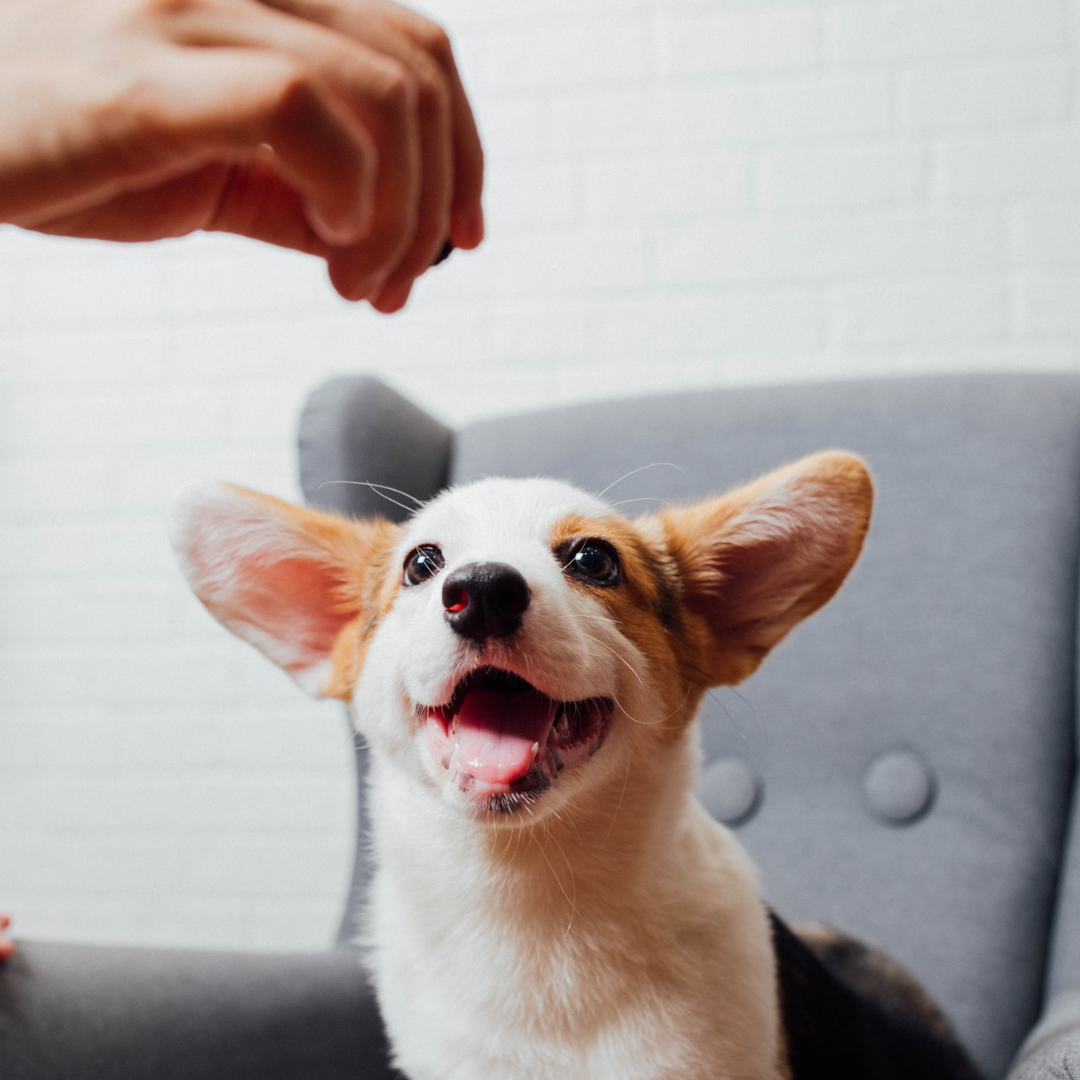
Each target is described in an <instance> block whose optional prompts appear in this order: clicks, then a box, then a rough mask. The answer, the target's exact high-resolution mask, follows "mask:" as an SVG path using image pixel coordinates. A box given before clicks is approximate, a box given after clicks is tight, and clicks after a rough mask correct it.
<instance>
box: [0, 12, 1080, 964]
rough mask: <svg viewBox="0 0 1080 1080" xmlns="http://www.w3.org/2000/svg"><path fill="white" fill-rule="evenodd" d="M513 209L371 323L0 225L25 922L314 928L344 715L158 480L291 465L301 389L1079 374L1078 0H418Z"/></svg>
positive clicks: (129, 936) (0, 529) (209, 273)
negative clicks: (284, 662) (288, 660)
mask: <svg viewBox="0 0 1080 1080" xmlns="http://www.w3.org/2000/svg"><path fill="white" fill-rule="evenodd" d="M429 8H430V10H431V11H432V13H433V14H435V15H436V16H437V17H438V18H440V19H441V20H442V21H443V22H444V23H445V24H446V25H447V26H448V27H449V29H450V30H451V32H452V35H453V38H454V40H455V43H456V46H457V50H458V55H459V58H460V61H461V64H462V67H463V70H464V71H465V73H466V77H467V79H468V81H469V84H470V88H471V90H472V93H473V97H474V101H475V104H476V106H477V110H478V113H479V118H480V122H481V126H482V128H483V132H484V135H485V141H486V146H487V151H488V161H489V174H488V177H489V179H488V195H487V209H488V221H489V240H488V242H487V243H486V244H485V246H484V248H483V249H482V251H481V252H479V253H477V254H473V255H466V254H461V253H458V254H456V255H455V256H454V257H453V259H452V260H451V262H450V263H449V264H448V265H447V266H446V267H443V268H440V269H439V270H436V271H435V272H433V273H432V274H431V275H429V277H428V279H426V280H425V281H424V282H423V283H422V285H421V286H420V287H419V289H418V290H417V294H416V296H415V297H414V299H413V301H412V303H411V304H410V307H409V309H408V310H407V311H406V312H405V313H404V314H401V315H398V316H396V317H394V318H391V319H384V318H382V317H379V316H376V315H374V314H373V313H371V312H370V311H367V310H364V309H356V308H350V307H348V306H347V305H345V304H344V303H342V302H340V301H339V300H337V299H336V298H335V297H334V295H333V294H332V292H331V290H330V288H329V286H328V285H327V283H326V281H325V274H324V272H323V270H322V268H321V266H320V265H319V264H318V263H317V262H315V261H312V260H308V259H305V258H303V257H300V256H295V255H291V254H288V253H284V252H275V251H271V250H269V249H265V248H261V247H259V246H257V245H253V244H250V243H246V242H244V241H240V240H235V239H231V238H225V237H195V238H191V239H188V240H184V241H177V242H169V243H165V244H160V245H156V246H151V247H144V248H129V247H110V246H108V245H101V244H91V243H77V242H70V241H60V240H52V239H46V238H43V237H36V236H31V235H27V234H22V233H19V232H17V231H15V230H10V229H7V230H3V229H0V910H10V911H11V912H12V913H13V914H14V915H15V917H16V920H17V924H18V926H19V928H20V929H21V930H22V932H24V933H25V934H26V935H28V936H37V937H52V938H66V939H78V940H87V941H123V942H147V943H159V944H184V945H214V946H229V947H250V948H266V949H282V948H319V947H322V946H323V945H325V944H326V942H327V941H328V940H329V939H330V937H331V935H332V933H333V929H334V926H335V923H336V919H337V917H338V914H339V910H340V906H341V901H342V898H343V896H344V891H345V887H346V881H347V876H348V872H349V860H350V849H351V847H352V845H353V843H354V837H353V822H352V814H353V801H354V794H353V789H352V776H351V760H350V756H349V743H348V736H347V734H346V732H345V731H344V729H343V725H342V722H341V718H340V715H339V710H338V709H337V708H336V707H334V706H332V705H325V704H323V705H320V704H316V703H309V702H307V701H306V700H305V699H304V698H303V696H302V695H301V694H300V693H299V691H297V690H295V689H294V688H293V687H292V685H291V684H290V683H289V682H288V680H287V679H285V678H284V677H283V676H282V675H280V674H279V673H277V672H275V671H274V670H272V669H271V668H270V667H269V665H267V664H266V663H265V662H263V661H262V660H261V659H260V658H258V657H257V656H256V655H255V654H254V653H251V652H250V650H247V649H246V648H245V647H244V646H241V645H239V644H238V643H236V642H234V641H233V640H232V639H231V638H229V637H228V636H227V635H226V634H225V633H224V631H222V630H220V629H219V628H218V627H217V626H216V624H214V623H213V622H212V621H211V620H210V618H209V616H207V615H206V614H205V613H204V612H203V611H202V609H201V608H200V607H199V605H198V604H197V603H195V602H194V601H193V600H192V599H191V598H190V597H189V596H188V595H187V593H186V591H185V589H184V588H183V586H182V585H181V583H180V581H179V577H178V575H177V572H176V571H175V569H174V567H173V565H172V560H171V557H170V555H169V553H168V550H167V547H166V543H165V537H164V531H163V528H162V512H163V507H164V505H165V502H166V500H167V498H168V496H169V494H170V493H171V491H172V490H173V488H174V487H175V486H176V485H177V484H179V483H181V482H182V481H184V480H187V479H192V478H198V477H225V478H229V479H233V480H237V481H240V482H244V483H249V484H252V485H254V486H257V487H261V488H264V489H267V490H270V491H274V492H277V493H280V494H283V495H287V496H292V495H295V494H296V483H295V479H294V471H295V462H294V451H293V437H294V429H295V422H296V415H297V410H298V408H299V406H300V403H301V401H302V399H303V397H304V395H305V393H306V392H307V390H308V389H310V388H311V387H312V386H314V385H315V384H316V383H318V382H320V381H321V380H322V379H324V378H325V377H326V376H328V375H330V374H332V373H339V372H347V371H356V372H359V371H375V372H381V373H382V374H383V375H384V376H385V377H386V378H388V379H390V380H391V381H392V382H394V383H395V384H396V385H398V386H399V387H401V388H403V389H404V390H405V391H406V392H408V393H410V394H412V395H413V396H414V397H415V398H416V399H417V401H419V402H420V403H421V404H423V405H425V406H426V407H428V408H430V409H432V410H433V411H435V412H437V413H439V414H440V415H442V416H443V417H445V418H447V419H449V420H451V421H457V422H460V421H463V420H467V419H471V418H473V417H476V416H479V415H482V414H490V413H495V412H503V411H510V410H513V409H516V408H520V407H523V406H526V405H528V406H535V405H541V404H546V403H555V402H564V401H570V400H578V399H581V398H586V397H597V396H603V395H607V394H610V393H613V392H619V393H630V392H637V391H648V390H655V389H668V388H683V387H688V386H701V385H719V384H724V383H733V382H747V381H778V380H792V379H804V380H805V379H818V378H824V377H828V376H835V375H842V376H848V375H858V374H873V375H878V374H888V373H896V372H913V371H928V370H942V369H945V368H950V369H973V368H984V369H1010V368H1012V369H1015V368H1021V369H1046V368H1055V369H1068V370H1078V369H1080V355H1078V346H1080V122H1078V117H1077V89H1076V87H1077V85H1078V81H1080V80H1078V75H1080V65H1078V56H1080V53H1078V49H1080V44H1078V41H1077V14H1078V11H1077V7H1076V6H1075V4H1074V3H1072V2H1070V0H888V2H880V0H851V2H839V0H835V2H829V0H816V2H815V0H801V2H797V0H791V2H784V0H758V2H754V0H516V2H515V3H512V4H511V3H506V0H455V2H453V3H451V0H431V3H430V4H429Z"/></svg>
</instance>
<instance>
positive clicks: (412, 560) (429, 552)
mask: <svg viewBox="0 0 1080 1080" xmlns="http://www.w3.org/2000/svg"><path fill="white" fill-rule="evenodd" d="M444 565H445V564H444V561H443V554H442V552H441V551H440V550H439V549H438V548H437V547H436V546H435V545H434V544H421V545H420V547H418V548H415V549H414V550H412V551H410V552H409V555H408V557H407V558H406V559H405V582H404V583H405V584H406V585H422V584H423V583H424V582H425V581H428V580H429V579H431V578H433V577H434V576H435V575H436V574H437V573H438V572H439V571H440V570H441V569H442V568H443V566H444Z"/></svg>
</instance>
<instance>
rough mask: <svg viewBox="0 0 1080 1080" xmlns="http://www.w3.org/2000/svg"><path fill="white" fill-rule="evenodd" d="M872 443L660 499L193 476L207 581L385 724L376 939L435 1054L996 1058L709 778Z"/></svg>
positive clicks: (703, 1059)
mask: <svg viewBox="0 0 1080 1080" xmlns="http://www.w3.org/2000/svg"><path fill="white" fill-rule="evenodd" d="M872 498H873V495H872V485H871V482H870V478H869V475H868V473H867V470H866V468H865V466H864V465H863V464H862V462H861V461H859V459H858V458H855V457H853V456H851V455H850V454H845V453H839V452H829V453H822V454H818V455H815V456H812V457H809V458H806V459H804V460H802V461H799V462H797V463H795V464H793V465H790V466H787V467H786V468H782V469H779V470H778V471H776V472H773V473H770V474H769V475H767V476H765V477H763V478H762V479H759V480H757V481H756V482H754V483H751V484H749V485H748V486H745V487H742V488H739V489H738V490H735V491H732V492H730V493H729V494H727V495H725V496H723V497H720V498H713V499H709V500H707V501H705V502H701V503H698V504H697V505H693V506H687V507H683V508H672V509H664V510H661V511H660V512H658V513H656V514H654V515H652V516H648V517H644V518H640V519H638V520H635V521H630V520H627V519H625V518H624V517H622V516H620V515H619V514H617V513H615V512H614V511H613V510H612V508H611V507H610V506H608V505H606V504H605V503H603V502H602V501H600V500H599V499H597V498H594V497H593V496H591V495H588V494H585V493H584V492H582V491H580V490H578V489H576V488H574V487H571V486H570V485H568V484H565V483H561V482H556V481H553V480H540V479H528V480H503V479H488V480H482V481H479V482H477V483H474V484H469V485H466V486H462V487H457V488H453V489H451V490H449V491H447V492H444V493H443V494H441V495H439V496H438V497H437V498H435V499H434V500H432V501H431V502H430V503H429V504H427V505H425V506H423V507H422V508H420V509H419V510H418V511H417V512H416V513H415V514H414V515H413V516H412V518H411V519H410V520H409V521H407V522H406V523H404V524H401V525H396V524H392V523H390V522H388V521H385V520H380V519H374V520H362V521H355V520H346V519H344V518H340V517H336V516H331V515H328V514H323V513H317V512H315V511H312V510H305V509H299V508H296V507H293V506H290V505H288V504H286V503H283V502H280V501H278V500H277V499H273V498H270V497H269V496H266V495H260V494H257V493H256V492H253V491H248V490H245V489H242V488H238V487H232V486H229V485H224V484H222V485H197V486H189V487H186V488H183V489H181V491H180V492H179V493H178V494H177V496H176V498H175V500H174V503H173V506H172V511H171V531H172V539H173V543H174V546H175V548H176V551H177V554H178V557H179V560H180V563H181V566H182V567H183V570H184V573H185V575H186V577H187V579H188V581H189V583H190V584H191V587H192V589H193V590H194V591H195V593H196V595H197V596H198V597H199V599H200V600H201V601H202V602H203V604H205V606H206V607H207V608H208V609H209V610H210V612H211V613H212V614H213V615H214V616H215V617H216V618H217V619H219V620H220V621H221V622H222V623H223V624H224V625H225V626H226V627H228V628H229V629H230V630H231V631H233V633H235V634H237V635H238V636H240V637H241V638H243V639H244V640H245V641H248V642H250V643H251V644H252V645H254V646H256V647H257V648H258V649H260V650H262V652H264V653H265V654H266V655H267V656H268V657H269V658H270V659H271V660H272V661H274V662H275V663H276V664H279V665H280V666H281V667H283V668H284V669H285V670H286V671H287V672H288V673H289V674H290V675H292V677H293V678H294V679H295V680H296V682H297V683H299V684H300V686H301V687H303V688H304V689H305V690H307V691H309V692H310V693H312V694H316V695H320V696H327V697H334V698H340V699H341V700H343V701H346V702H348V703H349V706H350V710H351V714H352V716H353V719H354V723H355V726H356V728H357V730H358V731H359V732H360V733H361V734H362V735H363V736H364V738H365V739H366V740H367V742H368V744H369V746H370V748H371V757H372V766H371V773H370V780H369V782H370V791H369V799H370V804H369V805H370V813H371V821H372V832H373V836H372V841H373V845H374V855H375V862H376V872H375V876H374V879H373V882H372V886H371V896H370V911H369V925H368V935H367V936H368V940H367V944H368V946H369V963H370V970H371V974H372V978H373V980H374V983H375V986H376V989H377V992H378V997H379V1002H380V1006H381V1009H382V1013H383V1017H384V1021H385V1024H386V1027H387V1030H388V1033H389V1037H390V1040H391V1044H392V1047H393V1053H394V1061H395V1064H396V1065H397V1066H398V1067H399V1068H400V1069H401V1070H402V1071H403V1072H404V1073H406V1074H407V1075H408V1076H410V1077H412V1078H413V1080H451V1078H452V1080H604V1078H612V1080H615V1078H618V1080H661V1078H664V1080H706V1078H708V1080H717V1078H723V1080H811V1078H822V1080H825V1078H828V1080H847V1078H851V1080H855V1078H859V1080H876V1078H884V1077H894V1078H897V1080H899V1078H901V1077H902V1078H904V1080H913V1078H916V1077H918V1078H919V1080H936V1078H942V1080H944V1078H965V1080H967V1078H974V1077H975V1076H976V1073H975V1070H974V1069H973V1068H972V1066H971V1065H970V1063H969V1062H968V1060H967V1058H966V1057H965V1056H964V1054H963V1052H962V1051H961V1050H960V1049H959V1047H958V1046H957V1044H956V1043H955V1042H954V1040H953V1039H952V1037H951V1035H950V1034H949V1031H948V1029H947V1027H946V1026H945V1024H944V1023H943V1021H942V1020H941V1018H940V1016H939V1015H938V1014H937V1013H936V1011H935V1010H934V1009H933V1006H932V1005H930V1004H929V1003H928V1002H927V1001H926V999H925V998H924V996H923V995H922V993H921V991H920V990H919V989H918V987H917V986H915V985H914V984H913V983H912V981H911V980H910V979H908V978H907V977H906V976H905V975H904V974H903V973H902V972H900V971H899V969H897V968H895V966H894V965H891V964H890V963H889V962H888V961H886V960H884V959H883V958H880V957H879V956H878V955H877V954H876V953H874V952H873V951H872V950H870V949H868V948H866V947H864V946H860V945H858V944H856V943H852V942H850V941H847V940H846V939H842V938H839V937H838V936H836V935H830V934H827V933H823V932H818V933H815V934H810V935H805V936H802V937H800V936H799V935H797V934H795V933H794V932H793V931H791V930H790V929H788V928H787V927H786V926H785V925H784V924H783V923H782V922H781V921H780V920H779V919H777V918H776V917H775V916H774V915H773V914H772V913H771V912H770V911H769V910H768V908H767V907H766V905H765V904H764V902H763V901H762V899H761V896H760V893H759V888H758V883H757V880H756V877H755V873H754V868H753V866H752V865H751V863H750V860H749V858H748V857H747V855H746V854H745V853H744V851H743V850H742V848H741V847H740V845H739V843H738V842H737V841H736V840H735V838H734V836H733V835H732V833H731V832H730V831H729V830H728V829H726V828H724V827H723V826H721V825H719V824H717V823H716V822H715V821H714V820H712V819H711V818H710V817H709V816H708V815H707V814H706V812H705V811H704V810H703V809H702V808H701V806H700V805H699V804H698V802H697V801H696V799H695V797H694V790H695V783H696V777H697V770H698V757H699V753H698V748H697V744H696V741H695V734H694V723H693V721H694V717H695V714H696V712H697V709H698V705H699V702H700V701H701V697H702V695H703V693H704V692H705V691H706V689H707V688H709V687H712V686H718V685H723V684H726V685H734V684H735V683H738V682H741V681H742V680H743V679H745V678H746V677H747V676H748V675H750V674H751V673H752V672H753V671H754V670H755V669H756V668H757V666H758V665H759V664H760V663H761V661H762V659H763V658H764V657H765V655H766V653H768V652H769V650H770V649H771V648H772V647H773V646H774V645H776V644H777V642H779V641H780V640H781V639H782V638H783V637H784V636H785V635H786V634H787V633H788V631H789V630H791V628H792V627H793V626H795V624H796V623H798V622H799V621H800V620H802V619H804V618H806V616H808V615H810V614H811V613H812V612H813V611H815V610H816V609H817V608H819V607H821V605H822V604H824V603H825V602H826V601H827V600H829V598H830V597H831V596H832V595H833V594H834V593H835V592H836V590H837V589H838V588H839V587H840V584H841V583H842V582H843V580H844V578H845V576H846V575H847V573H848V571H849V570H850V569H851V567H852V565H853V564H854V562H855V560H856V558H857V556H858V554H859V551H860V549H861V547H862V543H863V538H864V536H865V534H866V531H867V527H868V524H869V521H870V510H871V502H872Z"/></svg>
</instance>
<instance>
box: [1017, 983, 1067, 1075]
mask: <svg viewBox="0 0 1080 1080" xmlns="http://www.w3.org/2000/svg"><path fill="white" fill-rule="evenodd" d="M1078 1076H1080V991H1076V990H1074V991H1071V992H1068V993H1063V994H1059V995H1058V996H1057V997H1056V998H1054V1000H1053V1001H1052V1002H1051V1003H1050V1005H1049V1007H1048V1008H1047V1010H1046V1015H1045V1016H1044V1017H1043V1019H1042V1020H1040V1021H1039V1023H1038V1024H1037V1025H1036V1027H1035V1029H1034V1030H1033V1031H1032V1032H1031V1034H1030V1035H1029V1036H1028V1038H1027V1040H1026V1041H1025V1042H1024V1045H1023V1047H1022V1048H1021V1050H1020V1053H1019V1054H1018V1055H1017V1058H1016V1062H1015V1064H1014V1065H1013V1068H1012V1071H1011V1072H1010V1073H1009V1080H1076V1078H1077V1077H1078Z"/></svg>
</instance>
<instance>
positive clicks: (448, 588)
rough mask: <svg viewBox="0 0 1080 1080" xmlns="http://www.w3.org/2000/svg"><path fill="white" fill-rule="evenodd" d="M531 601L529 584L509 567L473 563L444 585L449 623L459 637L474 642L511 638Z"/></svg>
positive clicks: (489, 563) (461, 568) (443, 590)
mask: <svg viewBox="0 0 1080 1080" xmlns="http://www.w3.org/2000/svg"><path fill="white" fill-rule="evenodd" d="M531 599H532V593H531V592H530V591H529V586H528V583H527V582H526V581H525V579H524V578H523V577H522V576H521V574H519V573H518V572H517V570H515V569H514V568H513V567H512V566H507V565H506V563H497V562H474V563H469V564H468V565H467V566H462V567H459V568H458V569H457V570H455V571H454V572H453V573H452V574H450V575H449V576H448V577H447V579H446V581H445V582H443V589H442V602H443V607H444V608H446V611H445V616H446V621H447V622H448V623H449V624H450V628H451V629H452V630H453V631H454V633H455V634H460V635H461V636H462V637H465V638H471V639H472V640H473V641H483V640H484V639H485V638H489V637H509V636H510V635H511V634H512V633H514V631H515V630H517V629H518V627H520V626H521V613H522V612H523V611H524V610H525V609H526V608H527V607H528V606H529V601H530V600H531Z"/></svg>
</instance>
